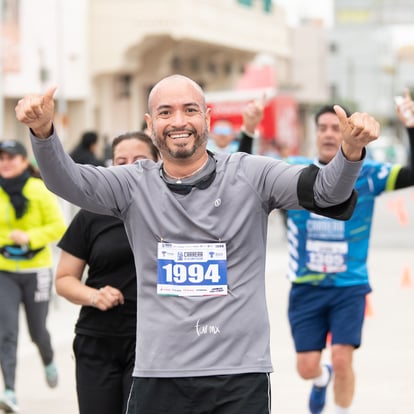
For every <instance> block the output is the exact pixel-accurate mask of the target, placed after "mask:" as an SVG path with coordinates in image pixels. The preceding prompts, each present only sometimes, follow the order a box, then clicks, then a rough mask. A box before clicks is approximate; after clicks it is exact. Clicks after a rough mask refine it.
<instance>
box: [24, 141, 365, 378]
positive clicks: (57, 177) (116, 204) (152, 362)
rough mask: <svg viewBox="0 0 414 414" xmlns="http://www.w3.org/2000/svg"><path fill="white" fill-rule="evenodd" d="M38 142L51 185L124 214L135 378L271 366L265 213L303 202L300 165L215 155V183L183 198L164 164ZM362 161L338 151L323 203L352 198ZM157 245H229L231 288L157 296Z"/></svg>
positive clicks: (324, 173) (320, 184) (319, 184)
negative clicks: (93, 160)
mask: <svg viewBox="0 0 414 414" xmlns="http://www.w3.org/2000/svg"><path fill="white" fill-rule="evenodd" d="M31 139H32V144H33V150H34V153H35V156H36V159H37V161H38V165H39V167H40V170H41V173H42V177H43V179H44V181H45V183H46V185H47V186H48V187H49V189H51V190H52V191H53V192H55V193H56V194H58V195H59V196H61V197H62V198H64V199H66V200H68V201H70V202H72V203H74V204H76V205H78V206H80V207H82V208H85V209H88V210H91V211H94V212H97V213H102V214H107V215H113V216H116V217H120V218H121V219H122V220H124V223H125V228H126V231H127V234H128V237H129V240H130V243H131V247H132V250H133V252H134V256H135V262H136V270H137V286H138V287H137V289H138V292H137V294H138V298H137V299H138V300H137V302H138V304H137V345H136V362H135V369H134V374H133V375H134V376H147V377H183V376H205V375H222V374H239V373H248V372H271V371H272V364H271V355H270V335H269V320H268V312H267V305H266V296H265V260H266V238H267V224H268V215H269V213H270V212H271V211H272V210H273V209H275V208H284V209H298V208H301V207H300V206H299V203H298V196H297V182H298V178H299V176H300V174H301V170H302V168H303V166H298V165H288V164H286V163H284V162H281V161H278V160H274V159H271V158H268V157H262V156H252V155H247V154H242V153H236V154H232V155H225V154H217V155H215V156H214V161H213V162H209V163H208V165H207V166H206V168H207V169H208V168H214V164H215V167H216V171H217V174H216V177H215V179H214V181H213V183H212V184H211V185H210V186H209V187H208V188H206V189H197V188H194V189H193V190H192V191H191V192H190V193H189V194H187V195H179V194H177V193H174V192H172V191H171V190H170V189H168V188H167V186H166V183H165V181H164V180H163V178H162V177H161V174H160V171H161V170H160V169H161V164H160V163H154V162H153V161H150V160H143V161H140V162H138V163H136V164H134V165H127V166H120V167H110V168H102V167H92V166H86V165H78V164H75V163H74V162H73V161H72V159H71V158H70V157H69V156H68V155H67V154H66V153H65V152H64V150H63V148H62V146H61V143H60V140H59V138H58V137H57V135H55V134H53V135H52V136H51V137H50V138H48V139H46V140H41V139H37V138H36V137H34V136H33V135H32V136H31ZM361 164H362V162H349V161H347V160H346V159H345V158H344V157H343V155H342V153H341V151H339V153H338V155H337V156H336V157H335V159H334V160H333V161H332V162H331V163H330V164H329V165H327V166H326V167H325V168H323V169H321V171H320V172H319V174H318V176H317V179H316V182H315V186H314V194H315V199H316V201H317V203H318V205H319V206H320V207H328V206H331V205H336V204H339V203H342V202H344V201H345V200H347V199H348V198H349V196H350V194H351V192H352V189H353V185H354V182H355V180H356V177H357V176H358V173H359V170H360V167H361ZM204 173H205V172H204ZM200 174H201V175H202V174H203V171H202V172H200ZM160 242H165V243H177V244H181V243H192V244H196V243H197V244H198V243H223V244H225V246H226V254H227V260H226V267H227V281H226V283H227V287H228V293H227V295H224V296H217V297H215V296H189V297H185V296H162V295H158V294H157V274H158V273H157V272H158V271H159V269H157V263H158V262H159V256H158V252H157V248H158V244H159V243H160Z"/></svg>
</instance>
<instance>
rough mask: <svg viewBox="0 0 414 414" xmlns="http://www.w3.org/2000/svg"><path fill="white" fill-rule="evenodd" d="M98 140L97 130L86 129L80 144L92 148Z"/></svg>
mask: <svg viewBox="0 0 414 414" xmlns="http://www.w3.org/2000/svg"><path fill="white" fill-rule="evenodd" d="M97 141H98V134H97V133H96V132H95V131H86V132H84V133H83V134H82V137H81V142H80V145H81V147H82V148H85V149H90V148H91V146H92V145H93V144H96V142H97Z"/></svg>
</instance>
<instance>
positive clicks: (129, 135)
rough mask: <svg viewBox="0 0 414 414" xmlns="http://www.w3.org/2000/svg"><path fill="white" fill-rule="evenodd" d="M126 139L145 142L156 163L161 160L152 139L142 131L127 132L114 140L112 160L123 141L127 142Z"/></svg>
mask: <svg viewBox="0 0 414 414" xmlns="http://www.w3.org/2000/svg"><path fill="white" fill-rule="evenodd" d="M126 139H136V140H138V141H141V142H143V143H144V144H147V145H148V148H149V149H150V151H151V155H152V159H153V160H154V161H155V162H157V161H158V160H159V159H160V152H159V151H158V148H157V147H156V146H155V145H154V143H153V142H152V139H151V137H149V136H148V135H147V134H146V133H145V132H141V131H132V132H126V133H125V134H121V135H118V136H117V137H116V138H114V140H113V141H112V158H114V152H115V148H116V147H117V145H118V144H119V143H121V142H122V141H125V140H126Z"/></svg>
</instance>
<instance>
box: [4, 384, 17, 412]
mask: <svg viewBox="0 0 414 414" xmlns="http://www.w3.org/2000/svg"><path fill="white" fill-rule="evenodd" d="M0 409H2V410H4V411H5V412H6V413H18V412H19V406H18V405H17V400H16V394H15V393H14V391H13V390H6V391H4V394H3V396H2V397H1V398H0Z"/></svg>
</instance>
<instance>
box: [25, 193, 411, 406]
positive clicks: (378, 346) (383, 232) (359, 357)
mask: <svg viewBox="0 0 414 414" xmlns="http://www.w3.org/2000/svg"><path fill="white" fill-rule="evenodd" d="M413 229H414V191H413V190H402V191H399V192H394V193H390V194H386V195H383V196H381V197H380V198H379V199H378V201H377V206H376V212H375V219H374V226H373V235H372V243H371V252H370V258H369V267H370V271H371V283H372V286H373V289H374V291H373V293H372V294H371V295H370V300H369V307H368V309H367V318H366V322H365V328H364V335H363V344H362V347H361V349H359V350H358V351H356V353H355V359H354V367H355V372H356V379H357V382H356V394H355V400H354V404H353V414H367V413H376V414H403V413H404V414H407V413H412V412H414V392H413V390H414V332H413V328H412V326H413V325H412V319H411V318H412V316H413V315H414V255H413V242H414V232H413ZM286 264H287V254H286V242H285V236H284V232H283V226H282V221H281V217H280V216H279V215H278V213H277V212H275V213H273V214H272V215H271V217H270V223H269V242H268V263H267V275H266V276H267V301H268V308H269V315H270V320H271V349H272V359H273V365H274V373H273V374H272V375H271V381H272V412H273V413H278V414H306V413H307V412H308V411H307V399H308V395H309V391H310V383H309V382H306V381H303V380H301V379H300V378H299V376H298V375H297V374H296V371H295V354H294V350H293V342H292V339H291V336H290V332H289V327H288V322H287V295H288V291H289V283H288V281H287V280H286V278H285V273H286ZM78 310H79V308H78V306H75V305H72V304H70V303H68V302H67V301H66V300H64V299H63V298H60V297H57V296H55V297H54V298H53V301H52V303H51V307H50V316H49V320H48V326H49V328H50V331H51V334H52V339H53V343H54V346H55V351H56V363H57V366H58V369H59V375H60V382H59V386H58V387H57V388H56V389H49V388H48V387H47V385H46V382H45V380H44V374H43V370H42V367H41V363H40V358H39V357H38V354H37V351H36V349H35V347H34V345H33V344H32V343H31V342H30V340H29V338H28V335H27V328H26V322H25V320H24V314H23V313H22V315H21V327H20V339H19V341H20V342H19V359H18V371H17V396H18V400H19V405H20V412H21V413H22V414H52V413H53V414H55V413H59V414H76V413H77V412H78V410H77V404H76V393H75V380H74V361H73V357H72V350H71V343H72V340H73V327H74V322H75V320H76V317H77V313H78ZM325 358H327V359H328V354H326V356H325ZM332 400H333V395H332V389H329V391H328V402H327V406H326V409H325V411H324V412H326V413H333V412H334V411H333V401H332ZM91 414H99V413H91Z"/></svg>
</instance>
